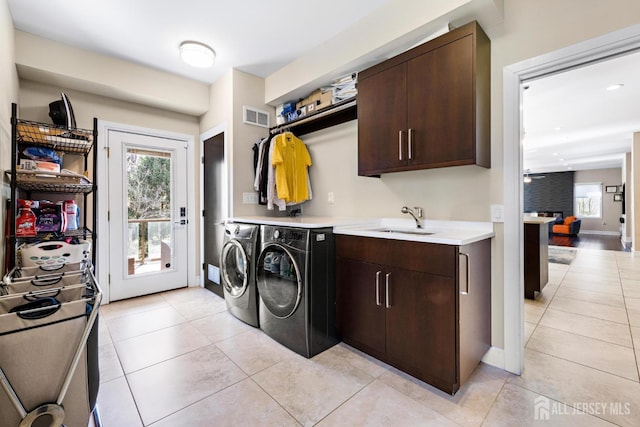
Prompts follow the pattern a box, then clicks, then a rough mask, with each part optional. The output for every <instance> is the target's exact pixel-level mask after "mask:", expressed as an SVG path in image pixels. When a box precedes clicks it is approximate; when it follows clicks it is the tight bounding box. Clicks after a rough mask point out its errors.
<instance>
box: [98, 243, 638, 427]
mask: <svg viewBox="0 0 640 427" xmlns="http://www.w3.org/2000/svg"><path fill="white" fill-rule="evenodd" d="M524 328H525V342H526V350H525V370H524V372H523V374H522V375H521V376H516V375H512V374H509V373H507V372H504V371H502V370H500V369H497V368H494V367H491V366H488V365H485V364H480V365H479V367H478V368H477V369H476V371H475V372H474V373H473V375H472V377H471V378H470V380H469V381H468V382H467V383H466V384H465V385H464V386H463V387H462V389H461V390H460V391H459V392H458V393H457V394H456V395H455V396H449V395H447V394H446V393H443V392H441V391H439V390H437V389H435V388H433V387H431V386H429V385H427V384H425V383H423V382H421V381H418V380H416V379H414V378H412V377H410V376H408V375H405V374H403V373H402V372H399V371H397V370H396V369H394V368H392V367H390V366H388V365H386V364H384V363H382V362H380V361H377V360H376V359H373V358H371V357H369V356H367V355H365V354H363V353H361V352H359V351H358V350H355V349H353V348H351V347H349V346H348V345H345V344H338V345H337V346H335V347H333V348H331V349H329V350H327V351H325V352H324V353H322V354H320V355H317V356H316V357H314V358H312V359H305V358H303V357H301V356H298V355H296V354H295V353H292V352H291V351H289V350H288V349H286V348H284V347H283V346H281V345H280V344H278V343H276V342H275V341H273V340H271V339H270V338H269V337H268V336H266V335H265V334H263V333H262V332H261V331H260V330H258V329H255V328H252V327H250V326H247V325H246V324H244V323H242V322H240V321H239V320H237V319H235V318H234V317H233V316H231V315H229V314H228V313H227V311H226V307H225V303H224V301H223V300H222V299H220V298H219V297H217V296H216V295H214V294H213V293H210V292H209V291H207V290H205V289H202V288H188V289H181V290H176V291H171V292H165V293H162V294H157V295H150V296H145V297H141V298H136V299H132V300H127V301H122V302H116V303H113V304H109V305H105V306H103V307H102V309H101V323H100V364H101V386H100V393H99V395H98V408H99V412H100V415H101V419H102V424H103V426H104V427H123V426H124V427H136V426H154V427H160V426H162V427H169V426H175V427H178V426H180V427H182V426H189V427H197V426H203V427H204V426H213V425H216V426H225V425H229V426H238V425H241V426H244V425H247V426H249V425H250V426H288V425H291V426H299V425H305V426H307V425H308V426H310V425H319V426H354V425H361V426H377V425H379V426H382V425H393V426H425V425H434V426H449V425H450V426H480V425H483V426H494V425H498V426H501V425H504V426H515V425H517V426H524V425H537V424H540V425H562V426H565V425H575V426H591V425H594V426H600V425H602V426H605V425H609V426H611V425H621V426H637V425H640V382H639V376H638V362H637V359H638V356H640V256H634V254H632V253H625V252H609V251H595V250H588V249H578V252H577V256H576V258H575V259H574V261H573V262H572V264H571V265H569V266H565V265H560V264H550V281H549V284H548V285H547V286H546V287H545V289H544V291H543V293H542V295H540V297H539V298H538V299H537V300H535V301H529V300H527V301H525V325H524ZM536 413H537V414H538V415H539V417H538V418H543V417H544V416H545V414H548V420H544V419H537V418H536Z"/></svg>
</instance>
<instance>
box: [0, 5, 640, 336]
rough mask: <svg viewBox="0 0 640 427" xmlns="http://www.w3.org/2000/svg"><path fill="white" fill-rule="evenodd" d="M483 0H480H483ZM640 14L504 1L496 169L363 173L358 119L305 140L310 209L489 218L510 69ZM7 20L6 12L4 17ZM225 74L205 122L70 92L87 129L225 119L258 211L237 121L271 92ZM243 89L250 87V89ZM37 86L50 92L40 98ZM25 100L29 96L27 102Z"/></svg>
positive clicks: (500, 241)
mask: <svg viewBox="0 0 640 427" xmlns="http://www.w3.org/2000/svg"><path fill="white" fill-rule="evenodd" d="M0 1H2V0H0ZM480 2H482V0H478V1H476V2H475V3H480ZM2 3H3V4H4V3H5V2H4V1H3V2H2ZM463 3H468V2H464V1H461V2H459V4H463ZM439 4H440V3H439ZM442 4H444V3H442ZM456 4H458V3H456ZM4 9H5V10H4V11H0V13H4V14H5V16H4V18H8V16H7V15H8V13H7V12H6V6H5V7H4ZM416 16H418V15H416ZM420 16H421V17H422V19H434V18H433V16H432V15H429V14H424V15H420ZM638 16H640V2H638V1H637V0H615V1H614V2H601V1H597V0H563V1H561V2H558V1H557V0H537V1H526V0H504V21H503V22H502V23H493V22H489V23H488V24H486V25H483V28H484V30H485V31H486V32H487V34H488V35H489V37H490V38H491V40H492V95H491V101H492V168H491V169H489V170H486V169H482V168H478V167H473V166H463V167H455V168H448V169H439V170H430V171H416V172H401V173H396V174H389V175H383V176H382V178H380V179H374V178H360V177H357V172H356V165H357V155H356V153H357V149H356V147H357V125H356V122H355V121H353V122H350V123H346V124H343V125H340V126H336V127H334V128H332V129H328V130H325V131H320V132H317V133H315V134H312V135H307V136H305V137H304V139H305V141H306V142H307V143H308V144H309V149H310V151H311V154H312V156H313V161H314V165H313V166H312V168H311V176H312V179H313V181H312V186H313V190H314V195H315V197H314V200H313V201H311V202H310V203H308V204H307V205H305V207H304V211H305V213H308V214H329V213H331V214H336V215H356V216H398V217H399V216H401V214H400V213H399V209H400V207H401V206H402V205H404V204H409V205H416V206H423V207H424V208H425V211H426V215H427V217H428V218H434V219H466V220H479V221H488V220H489V218H490V215H489V205H490V204H499V203H502V200H503V165H502V163H503V132H502V126H503V122H502V117H503V107H502V96H503V93H502V72H503V68H504V67H505V66H508V65H510V64H513V63H516V62H519V61H522V60H524V59H527V58H531V57H535V56H538V55H541V54H544V53H548V52H551V51H554V50H557V49H560V48H563V47H566V46H570V45H572V44H575V43H577V42H580V41H583V40H586V39H589V38H593V37H596V36H599V35H603V34H606V33H609V32H611V31H614V30H616V29H620V28H624V27H627V26H630V25H634V24H637V22H638V19H637V17H638ZM0 18H3V16H2V15H0ZM471 18H473V16H471ZM480 22H481V23H482V22H483V21H482V20H481V21H480ZM428 24H429V23H427V22H425V25H424V26H422V27H420V28H422V29H423V30H426V29H428V28H429V27H431V26H432V25H428ZM414 27H415V25H414V26H412V27H411V28H408V29H406V31H409V30H410V29H411V30H412V32H413V31H415V28H414ZM6 28H7V26H5V25H3V26H2V30H0V31H2V32H3V34H2V35H3V38H2V40H4V35H5V33H6V34H8V35H9V36H10V34H11V33H12V31H7V30H6ZM402 29H403V27H402V25H393V22H389V25H387V26H384V27H375V29H374V31H375V32H376V34H377V36H376V37H378V35H380V34H381V33H386V34H387V35H389V34H392V35H397V34H401V33H402ZM412 36H416V37H417V36H418V34H415V33H414V34H412ZM2 43H4V42H2ZM10 45H11V44H9V45H8V46H10ZM0 49H3V51H2V60H4V61H7V62H3V63H2V64H8V68H10V67H9V65H10V64H12V63H13V62H12V61H11V60H10V59H9V58H7V57H10V56H11V55H12V52H11V48H10V47H9V48H8V49H7V50H8V52H7V54H5V52H4V49H5V46H4V45H0ZM322 55H325V57H323V56H322ZM332 55H336V51H335V50H334V51H331V50H329V51H327V50H323V49H321V50H320V53H319V54H314V57H313V58H301V59H300V60H299V61H296V64H295V67H293V68H291V70H293V69H294V68H295V72H293V71H292V72H291V73H289V74H288V73H287V72H286V71H285V72H283V73H280V72H279V73H278V76H279V79H280V80H279V81H287V80H288V79H289V80H290V81H291V82H296V83H295V85H294V86H295V87H299V86H303V85H304V84H305V82H306V81H311V80H313V79H315V78H316V77H318V74H317V71H314V70H313V68H312V67H314V66H317V65H318V64H324V63H325V62H324V61H330V58H331V57H332ZM354 59H356V58H354ZM330 63H331V62H330ZM305 64H306V65H305ZM140 77H141V78H143V77H144V76H140ZM225 78H227V79H230V81H231V83H230V85H231V86H227V85H226V84H221V85H220V86H218V84H216V85H213V87H212V88H211V90H210V91H209V95H210V97H211V98H212V99H210V101H209V105H210V109H209V112H208V113H207V114H205V115H204V116H203V118H202V120H201V121H200V123H199V126H198V121H197V119H195V118H192V117H190V116H180V115H175V114H171V113H167V112H166V111H163V110H158V109H152V108H146V107H142V106H139V105H137V104H131V103H125V102H118V101H113V100H109V99H107V98H102V97H95V96H90V95H86V94H83V93H82V92H71V93H70V96H71V97H72V101H73V102H74V108H75V109H76V114H78V116H79V117H78V119H79V121H80V123H79V124H81V125H82V126H87V123H86V120H87V114H86V113H85V111H92V113H91V114H89V116H90V117H92V116H93V115H96V116H98V117H99V118H101V119H105V120H109V121H115V122H124V123H131V124H135V125H137V126H145V127H150V128H158V129H166V130H171V131H176V132H183V133H189V134H192V135H194V136H197V135H198V133H199V132H204V131H206V130H208V129H210V128H211V127H214V126H218V125H219V124H221V123H222V122H227V123H228V124H229V128H228V130H227V131H228V132H230V135H227V137H231V138H232V144H233V147H234V148H233V151H232V153H233V156H234V158H233V164H232V167H233V177H234V181H235V182H234V198H235V199H237V198H238V197H240V200H236V201H235V203H234V205H235V208H236V210H237V212H235V213H236V214H251V213H252V212H253V211H254V209H255V208H256V207H255V206H246V205H243V204H241V196H242V192H244V191H249V189H250V188H251V187H250V186H249V183H250V182H251V179H252V176H253V172H252V171H251V168H250V167H249V166H248V165H250V164H251V163H250V162H248V159H249V158H250V156H251V155H252V154H250V153H251V151H250V148H249V147H250V144H252V143H253V141H252V139H254V138H255V135H254V134H253V133H252V131H247V133H245V132H244V131H243V130H241V129H242V127H245V126H248V125H240V124H238V120H239V121H240V123H241V121H242V118H241V114H242V110H241V109H242V105H243V104H244V103H247V104H248V105H251V104H253V103H254V102H256V104H254V105H252V106H254V107H256V108H260V105H258V103H259V102H261V103H262V104H264V99H265V97H264V96H265V95H264V94H263V97H262V98H261V101H257V100H256V98H254V96H257V94H258V93H259V92H260V90H262V91H263V92H264V89H261V88H260V85H259V84H257V83H256V82H253V81H251V80H253V79H245V78H244V76H238V75H237V73H231V72H230V74H229V75H228V76H225ZM245 80H246V81H245ZM267 80H269V79H267ZM223 81H224V80H223ZM227 83H228V82H227ZM5 84H6V83H5V82H4V81H3V82H2V83H0V85H5ZM241 85H246V86H247V87H246V88H244V87H241ZM23 86H25V87H24V89H23V90H22V91H21V107H22V112H23V114H24V113H27V114H33V115H36V116H37V117H40V118H44V119H46V115H45V111H44V110H43V107H42V106H44V105H46V104H47V103H48V102H49V101H50V100H53V99H55V98H56V97H57V96H59V94H58V93H57V92H58V88H48V89H44V88H39V87H38V86H37V85H35V84H31V83H27V82H24V83H23ZM0 87H2V86H0ZM229 87H230V88H231V89H229ZM282 87H283V88H287V89H286V90H293V88H292V87H291V86H290V85H289V86H286V85H284V86H282ZM16 89H17V85H16V87H13V86H12V85H11V84H10V85H9V87H8V89H7V91H8V92H11V91H14V90H16ZM218 89H220V91H219V92H220V93H221V94H220V95H218ZM245 90H246V92H245ZM282 90H285V89H282ZM39 91H42V93H41V94H39ZM229 91H231V92H229ZM269 93H270V94H269V95H268V99H276V98H279V97H283V96H286V95H287V94H286V93H282V92H277V91H276V92H269ZM218 96H220V97H221V98H222V102H220V100H219V99H213V98H217V97H218ZM23 97H24V99H22V98H23ZM227 100H229V101H227ZM45 101H46V102H45ZM2 108H6V107H5V106H0V114H3V111H4V110H3V109H2ZM25 108H26V110H25ZM81 110H82V111H81ZM228 110H232V111H231V112H229V111H228ZM238 117H239V118H238ZM0 118H1V119H4V120H3V122H4V123H5V124H6V123H7V122H6V118H5V117H0ZM256 129H259V128H256ZM196 140H197V137H196ZM245 144H246V145H245ZM245 147H246V148H247V150H246V151H245ZM196 151H197V150H196ZM197 156H199V153H198V154H197ZM196 164H198V163H196ZM194 173H197V171H194ZM329 191H333V192H334V193H335V204H334V205H329V204H328V203H327V202H326V200H327V193H328V192H329ZM258 209H262V208H258ZM636 211H637V210H636ZM495 230H496V238H495V239H494V241H493V247H492V255H493V264H492V276H493V278H492V283H493V284H492V306H493V309H492V321H493V327H492V334H493V336H492V340H493V344H494V345H495V346H497V347H502V346H503V341H504V339H503V330H504V318H503V290H504V288H505V287H506V286H517V284H514V283H504V280H503V268H504V265H503V256H504V251H503V247H504V238H505V236H504V233H503V227H502V225H501V224H495Z"/></svg>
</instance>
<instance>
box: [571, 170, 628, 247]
mask: <svg viewBox="0 0 640 427" xmlns="http://www.w3.org/2000/svg"><path fill="white" fill-rule="evenodd" d="M597 182H601V183H602V218H599V219H595V218H582V224H581V225H580V232H581V233H582V232H589V231H594V232H597V233H607V234H617V235H620V215H622V202H614V201H613V194H611V193H605V187H606V186H607V185H609V186H611V185H615V186H620V187H621V186H622V168H612V169H594V170H585V171H576V173H575V174H574V176H573V183H574V184H587V183H597Z"/></svg>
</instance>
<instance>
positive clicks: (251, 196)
mask: <svg viewBox="0 0 640 427" xmlns="http://www.w3.org/2000/svg"><path fill="white" fill-rule="evenodd" d="M242 203H244V204H245V205H256V204H258V193H242Z"/></svg>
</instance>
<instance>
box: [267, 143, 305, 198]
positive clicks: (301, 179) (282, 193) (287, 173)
mask: <svg viewBox="0 0 640 427" xmlns="http://www.w3.org/2000/svg"><path fill="white" fill-rule="evenodd" d="M273 143H274V144H275V146H274V149H273V159H272V165H273V167H275V172H276V174H275V179H276V191H277V193H278V197H279V198H280V199H282V200H284V201H285V202H287V203H302V202H304V201H306V200H309V186H308V181H307V176H308V175H307V173H308V170H307V168H308V167H309V166H311V155H309V151H307V147H306V146H305V145H304V142H302V140H300V139H299V138H297V137H296V136H295V135H294V134H293V133H291V132H285V133H282V134H280V135H277V136H276V137H275V139H274V142H273Z"/></svg>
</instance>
